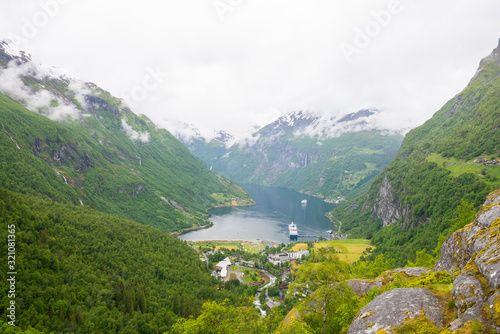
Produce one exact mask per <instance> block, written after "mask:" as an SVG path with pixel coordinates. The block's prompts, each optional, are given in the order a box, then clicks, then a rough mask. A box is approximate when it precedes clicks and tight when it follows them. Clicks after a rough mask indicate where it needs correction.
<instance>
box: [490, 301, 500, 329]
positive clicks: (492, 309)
mask: <svg viewBox="0 0 500 334" xmlns="http://www.w3.org/2000/svg"><path fill="white" fill-rule="evenodd" d="M488 305H489V306H490V312H491V318H492V319H493V325H494V326H495V329H496V331H497V333H498V334H500V323H499V322H498V321H496V322H495V316H496V317H497V318H499V317H500V314H499V313H500V311H499V312H497V314H495V309H497V310H498V309H499V308H500V291H497V292H496V293H494V294H493V295H492V296H491V297H490V298H489V299H488Z"/></svg>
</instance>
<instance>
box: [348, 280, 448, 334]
mask: <svg viewBox="0 0 500 334" xmlns="http://www.w3.org/2000/svg"><path fill="white" fill-rule="evenodd" d="M422 312H424V313H425V316H426V317H427V318H428V319H429V320H431V321H432V322H433V323H434V324H435V325H436V326H438V327H441V326H443V314H442V313H441V307H440V305H439V301H438V300H437V298H436V297H435V296H434V294H433V293H432V292H431V291H429V290H427V289H424V288H399V289H392V290H389V291H387V292H385V293H383V294H381V295H380V296H378V297H377V298H375V299H374V300H372V301H371V302H370V303H368V304H367V305H366V306H365V307H363V308H362V309H361V310H360V311H359V312H358V314H357V315H356V317H355V318H354V321H353V322H352V323H351V326H350V327H349V330H348V331H347V333H348V334H355V333H373V334H375V333H377V331H378V330H379V329H382V330H385V331H386V332H388V333H392V332H393V328H394V327H396V326H400V325H401V324H402V323H403V322H404V321H406V320H408V319H410V318H417V317H419V316H420V315H421V314H422Z"/></svg>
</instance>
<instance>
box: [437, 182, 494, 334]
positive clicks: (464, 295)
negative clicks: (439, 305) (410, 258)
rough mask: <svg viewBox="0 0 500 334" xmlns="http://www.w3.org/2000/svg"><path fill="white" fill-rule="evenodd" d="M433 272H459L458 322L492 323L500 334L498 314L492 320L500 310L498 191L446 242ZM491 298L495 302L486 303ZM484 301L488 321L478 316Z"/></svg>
mask: <svg viewBox="0 0 500 334" xmlns="http://www.w3.org/2000/svg"><path fill="white" fill-rule="evenodd" d="M434 270H435V271H437V270H445V271H448V272H450V273H453V272H454V271H455V270H460V271H461V273H460V274H459V275H458V276H456V278H455V280H454V282H453V297H454V299H455V305H456V306H457V308H458V316H459V319H461V320H462V321H464V322H465V321H468V320H481V321H483V322H490V321H492V322H493V323H494V325H495V326H496V328H497V332H498V333H499V334H500V330H499V329H498V328H500V323H499V322H500V320H499V319H500V314H496V319H495V312H494V310H495V309H498V308H499V307H500V298H499V297H498V290H499V289H500V190H497V191H495V192H493V193H491V194H490V195H489V196H488V198H487V199H486V202H485V203H484V205H483V207H482V208H481V210H479V212H478V214H477V215H476V217H475V219H474V221H473V222H472V223H471V224H469V225H467V226H465V227H464V228H463V229H461V230H458V231H456V232H455V233H453V234H452V235H450V237H448V239H446V241H445V242H444V243H443V246H442V247H441V256H440V258H439V260H438V261H437V262H436V266H435V267H434ZM491 294H493V296H495V295H497V297H496V299H495V298H493V299H492V297H490V298H489V299H488V297H489V295H491ZM487 299H488V304H489V305H490V309H491V310H492V318H491V319H484V314H481V310H482V309H483V306H484V303H485V302H486V300H487Z"/></svg>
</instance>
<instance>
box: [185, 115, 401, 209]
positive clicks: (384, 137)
mask: <svg viewBox="0 0 500 334" xmlns="http://www.w3.org/2000/svg"><path fill="white" fill-rule="evenodd" d="M377 116H378V111H376V110H368V109H365V110H360V111H358V112H356V113H352V114H348V115H345V116H343V117H338V116H330V115H321V114H318V113H313V112H310V111H299V112H293V113H290V114H287V115H285V116H282V117H280V118H279V119H278V120H276V121H275V122H273V123H271V124H268V125H266V126H265V127H263V128H261V129H260V130H259V131H257V132H256V133H255V134H254V135H253V138H251V139H248V140H247V142H246V143H244V144H238V143H236V144H234V145H231V146H230V147H229V148H226V146H229V145H228V142H229V141H230V140H231V139H232V138H231V137H230V136H228V135H227V134H225V133H221V134H220V135H219V136H218V137H217V138H216V139H214V140H212V141H210V142H206V141H205V140H204V139H203V138H195V139H192V140H191V141H189V142H187V145H188V146H189V148H190V149H191V151H192V152H193V153H194V154H195V155H197V156H198V157H200V158H201V159H203V160H205V161H206V162H207V164H208V166H209V167H210V168H212V170H214V171H215V172H217V173H219V174H221V175H224V176H226V177H228V178H229V179H231V180H233V181H236V182H241V183H255V184H261V185H272V186H277V187H283V188H288V189H292V190H297V191H301V192H306V193H309V194H312V195H315V196H319V197H323V198H327V199H329V200H332V201H339V200H343V199H345V198H348V199H349V198H353V197H355V196H356V195H359V194H361V193H362V192H363V191H365V190H366V189H368V186H369V185H370V182H371V181H372V180H373V178H374V177H375V176H376V175H378V173H379V172H380V171H382V170H383V168H385V166H387V164H388V163H389V162H390V161H391V159H392V158H393V157H394V155H395V153H396V150H397V149H398V148H399V146H400V143H401V140H402V137H401V136H400V135H398V134H394V133H392V132H389V131H384V130H380V124H379V122H378V117H377Z"/></svg>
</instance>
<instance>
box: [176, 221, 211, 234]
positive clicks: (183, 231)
mask: <svg viewBox="0 0 500 334" xmlns="http://www.w3.org/2000/svg"><path fill="white" fill-rule="evenodd" d="M207 221H208V222H210V224H208V225H203V226H198V227H191V228H187V229H184V230H180V231H178V232H172V233H170V235H171V236H173V237H174V238H177V237H178V236H180V235H182V234H185V233H188V232H192V231H197V230H202V229H205V228H209V227H212V226H214V223H212V222H211V221H209V220H207Z"/></svg>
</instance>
